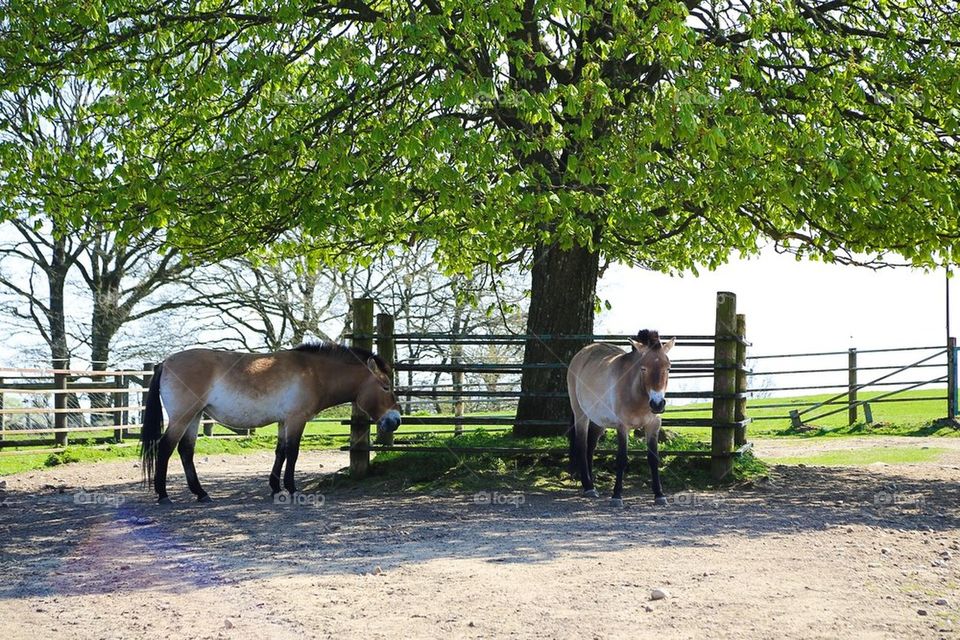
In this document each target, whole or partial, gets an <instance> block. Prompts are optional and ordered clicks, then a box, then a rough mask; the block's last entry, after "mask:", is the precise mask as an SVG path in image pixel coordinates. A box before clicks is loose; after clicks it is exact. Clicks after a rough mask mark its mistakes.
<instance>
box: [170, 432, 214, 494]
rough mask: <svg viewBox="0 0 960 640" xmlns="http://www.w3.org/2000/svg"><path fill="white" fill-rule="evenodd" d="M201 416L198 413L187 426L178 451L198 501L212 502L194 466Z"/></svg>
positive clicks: (188, 483) (184, 471)
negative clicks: (194, 452) (194, 453)
mask: <svg viewBox="0 0 960 640" xmlns="http://www.w3.org/2000/svg"><path fill="white" fill-rule="evenodd" d="M200 416H201V414H199V413H198V414H197V415H196V416H194V418H193V419H192V420H191V421H190V424H189V425H188V426H187V432H186V433H185V434H184V436H183V437H182V438H181V439H180V444H178V445H177V452H178V453H179V454H180V462H181V463H182V464H183V473H184V474H185V475H186V476H187V486H188V487H190V491H191V492H192V493H193V495H195V496H197V502H210V496H209V495H207V492H206V491H204V490H203V487H201V486H200V478H199V477H198V476H197V468H196V467H195V466H193V451H194V449H196V446H197V429H198V428H199V426H200Z"/></svg>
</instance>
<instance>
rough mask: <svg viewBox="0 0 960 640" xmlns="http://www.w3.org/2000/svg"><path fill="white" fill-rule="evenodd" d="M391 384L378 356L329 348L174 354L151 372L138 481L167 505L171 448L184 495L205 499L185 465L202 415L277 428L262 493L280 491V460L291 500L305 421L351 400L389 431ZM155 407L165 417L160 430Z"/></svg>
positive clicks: (395, 407) (395, 408) (393, 413)
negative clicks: (176, 457)
mask: <svg viewBox="0 0 960 640" xmlns="http://www.w3.org/2000/svg"><path fill="white" fill-rule="evenodd" d="M392 380H393V375H392V372H391V371H390V367H389V366H388V365H387V363H386V362H384V360H383V359H382V358H380V357H379V356H377V355H374V354H373V353H371V352H370V351H367V350H365V349H359V348H356V347H345V346H342V345H339V344H332V343H321V344H302V345H300V346H299V347H296V348H294V349H289V350H286V351H277V352H274V353H262V354H255V353H234V352H230V351H217V350H213V349H188V350H186V351H181V352H179V353H175V354H174V355H172V356H170V357H169V358H167V359H166V360H164V361H163V362H162V363H160V364H158V365H157V366H156V368H155V369H154V375H153V380H151V382H150V390H149V392H148V394H147V400H146V406H145V409H144V418H143V428H142V429H141V432H140V447H141V448H140V455H141V458H142V460H143V473H144V480H145V481H146V482H148V483H149V482H150V480H151V476H152V479H153V484H154V489H155V490H156V492H157V500H158V502H159V503H160V504H168V503H170V498H169V497H168V496H167V463H168V462H169V460H170V456H171V455H172V454H173V450H174V449H176V450H177V451H178V452H179V454H180V461H181V462H182V463H183V471H184V473H185V474H186V476H187V485H188V486H189V487H190V491H191V492H193V494H194V495H196V496H197V500H198V501H200V502H209V501H210V496H209V495H207V492H206V491H204V490H203V488H202V487H201V486H200V480H199V478H198V477H197V470H196V468H195V467H194V464H193V453H194V447H195V446H196V441H197V428H198V426H199V424H200V417H201V415H202V414H203V413H204V412H205V413H207V414H208V415H209V416H210V417H212V418H213V419H214V420H216V421H218V422H220V423H222V424H225V425H228V426H230V427H233V428H236V429H250V428H255V427H262V426H265V425H268V424H271V423H274V422H276V423H278V428H277V449H276V458H275V460H274V464H273V469H272V471H271V472H270V489H271V491H272V492H273V493H274V495H275V494H277V493H279V492H280V472H281V470H283V464H284V462H286V471H285V472H284V474H283V487H284V489H286V490H287V491H289V492H290V493H291V494H293V493H294V492H295V491H296V485H295V484H294V480H293V473H294V468H295V466H296V464H297V456H298V455H299V452H300V439H301V437H302V435H303V430H304V427H305V426H306V423H307V421H308V420H310V419H311V418H313V417H314V416H315V415H317V414H318V413H319V412H320V411H322V410H324V409H327V408H329V407H332V406H335V405H338V404H343V403H345V402H353V403H355V404H356V406H357V407H358V408H359V409H360V410H361V411H363V412H364V413H366V414H367V416H368V417H369V418H370V419H371V420H375V421H376V422H377V431H378V432H380V433H392V432H393V431H396V429H397V427H398V426H400V411H399V409H400V406H399V404H398V403H397V397H396V395H395V394H394V391H393V382H392ZM161 400H162V405H161ZM162 407H166V409H167V415H168V416H169V418H170V425H169V426H168V427H167V430H166V431H165V432H164V431H163V409H162Z"/></svg>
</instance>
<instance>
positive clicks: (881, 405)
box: [665, 389, 960, 439]
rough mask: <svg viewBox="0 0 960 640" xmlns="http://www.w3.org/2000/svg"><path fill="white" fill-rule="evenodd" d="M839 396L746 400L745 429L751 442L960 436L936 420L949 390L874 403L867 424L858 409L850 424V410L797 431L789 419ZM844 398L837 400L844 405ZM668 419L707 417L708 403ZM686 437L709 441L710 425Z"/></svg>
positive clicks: (869, 395)
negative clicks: (747, 420)
mask: <svg viewBox="0 0 960 640" xmlns="http://www.w3.org/2000/svg"><path fill="white" fill-rule="evenodd" d="M884 393H887V392H886V391H877V392H861V393H860V394H859V395H858V399H859V400H868V401H869V400H870V399H871V398H876V397H877V396H879V395H882V394H884ZM834 395H836V394H818V395H809V396H796V397H791V398H758V399H750V400H748V401H747V416H748V417H749V418H751V419H752V422H751V423H750V425H749V426H748V427H747V431H748V433H749V437H750V438H764V437H770V436H798V437H817V436H860V435H878V436H879V435H891V436H950V437H957V436H960V430H957V429H954V428H952V427H949V426H944V425H941V424H937V420H938V419H940V418H942V417H943V416H945V415H946V412H947V407H946V400H941V399H940V398H942V397H944V396H945V395H946V390H945V389H931V390H920V391H906V392H904V393H902V394H897V395H896V396H893V398H900V399H902V400H903V401H902V402H876V403H872V404H871V405H870V407H871V409H872V410H873V419H874V424H866V423H865V422H863V420H864V413H863V408H862V407H860V408H858V413H857V416H858V418H859V420H860V421H859V422H857V423H856V424H854V425H847V411H846V409H844V410H843V411H841V412H839V413H836V414H834V415H832V416H828V417H826V418H822V419H818V420H814V421H813V423H812V424H805V428H803V429H801V430H794V429H793V428H792V426H791V424H790V418H789V417H788V416H789V414H790V410H791V409H798V410H801V411H802V410H803V409H806V408H807V407H810V406H812V405H814V404H818V403H820V402H824V401H826V400H828V399H829V398H831V397H833V396H834ZM842 400H843V399H841V400H838V402H841V401H842ZM771 404H782V405H787V406H785V407H777V408H765V407H764V405H771ZM840 406H842V405H830V406H828V407H822V408H820V409H816V410H814V411H811V412H809V413H806V414H804V415H803V416H802V418H803V419H804V420H805V421H807V420H809V418H811V417H816V416H818V415H820V414H822V413H825V412H828V411H832V410H834V409H838V408H840ZM665 417H674V418H680V417H684V418H709V417H710V405H709V404H707V403H699V404H691V405H684V406H681V407H676V408H675V409H674V411H673V412H671V411H669V410H668V411H667V414H666V416H665ZM681 429H682V430H683V432H684V433H686V434H689V435H692V436H695V437H698V438H703V439H708V438H709V437H710V429H709V428H708V427H682V428H681Z"/></svg>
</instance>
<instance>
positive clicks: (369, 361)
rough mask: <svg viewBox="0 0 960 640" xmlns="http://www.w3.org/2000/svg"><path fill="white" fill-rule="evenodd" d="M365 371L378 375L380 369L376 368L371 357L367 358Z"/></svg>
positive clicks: (375, 362)
mask: <svg viewBox="0 0 960 640" xmlns="http://www.w3.org/2000/svg"><path fill="white" fill-rule="evenodd" d="M367 369H370V371H372V372H374V373H380V367H378V366H377V359H376V358H374V357H373V356H370V357H369V358H367Z"/></svg>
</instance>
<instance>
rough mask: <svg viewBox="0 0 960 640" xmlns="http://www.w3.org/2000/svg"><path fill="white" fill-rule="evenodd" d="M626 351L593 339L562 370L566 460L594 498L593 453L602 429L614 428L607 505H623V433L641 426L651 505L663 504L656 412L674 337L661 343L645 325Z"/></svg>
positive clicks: (661, 400)
mask: <svg viewBox="0 0 960 640" xmlns="http://www.w3.org/2000/svg"><path fill="white" fill-rule="evenodd" d="M630 344H632V345H633V350H632V351H630V352H629V353H625V352H624V351H623V350H621V349H619V348H618V347H615V346H613V345H611V344H603V343H595V344H591V345H587V346H586V347H584V348H583V349H581V350H580V351H579V352H578V353H577V355H575V356H574V357H573V360H571V361H570V366H569V367H568V369H567V392H568V393H569V395H570V407H571V408H572V409H573V426H572V427H571V429H570V461H571V464H572V466H573V468H574V469H575V470H577V471H578V472H579V474H580V480H581V482H582V483H583V495H585V496H590V497H593V498H597V497H599V494H598V493H597V490H596V489H595V488H594V487H593V454H594V451H595V450H596V448H597V441H598V440H599V439H600V436H601V435H602V434H603V432H604V430H605V429H607V428H615V429H616V430H617V482H616V485H614V488H613V498H612V499H611V501H610V504H612V505H615V506H622V505H623V495H622V493H623V472H624V470H626V468H627V437H628V435H629V433H630V430H631V429H636V428H642V429H643V431H644V437H645V439H646V441H647V462H648V463H649V465H650V476H651V480H652V482H653V494H654V501H655V502H656V504H666V503H667V499H666V497H665V496H664V495H663V487H662V486H661V485H660V467H659V463H660V459H659V456H658V455H657V435H658V433H659V431H660V414H661V413H663V410H664V409H665V408H666V406H667V401H666V399H665V398H664V394H665V393H666V391H667V378H668V376H669V372H670V358H668V357H667V353H668V352H669V351H670V349H672V348H673V345H674V340H673V339H671V340H670V341H669V342H667V343H666V344H661V342H660V336H659V335H658V334H657V332H656V331H648V330H646V329H644V330H643V331H641V332H640V333H638V334H637V338H636V340H631V341H630Z"/></svg>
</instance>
